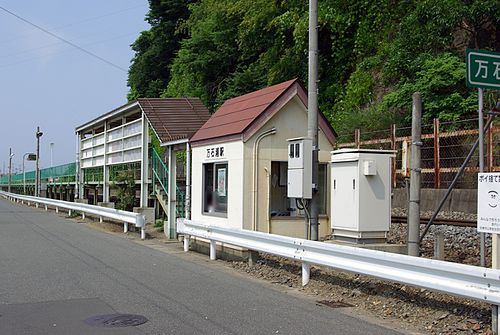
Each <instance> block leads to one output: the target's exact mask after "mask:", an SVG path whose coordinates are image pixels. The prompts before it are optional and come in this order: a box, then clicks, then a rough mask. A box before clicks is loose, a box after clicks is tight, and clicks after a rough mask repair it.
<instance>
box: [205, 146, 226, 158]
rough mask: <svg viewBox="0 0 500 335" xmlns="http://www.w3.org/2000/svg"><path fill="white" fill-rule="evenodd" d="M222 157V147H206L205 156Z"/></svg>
mask: <svg viewBox="0 0 500 335" xmlns="http://www.w3.org/2000/svg"><path fill="white" fill-rule="evenodd" d="M222 157H224V147H216V148H207V158H222Z"/></svg>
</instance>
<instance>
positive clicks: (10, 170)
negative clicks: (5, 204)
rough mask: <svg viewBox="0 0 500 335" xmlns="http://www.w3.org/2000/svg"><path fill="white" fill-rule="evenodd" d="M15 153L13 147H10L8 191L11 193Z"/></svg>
mask: <svg viewBox="0 0 500 335" xmlns="http://www.w3.org/2000/svg"><path fill="white" fill-rule="evenodd" d="M13 156H14V154H13V153H12V148H9V188H8V191H9V193H10V184H11V180H12V157H13Z"/></svg>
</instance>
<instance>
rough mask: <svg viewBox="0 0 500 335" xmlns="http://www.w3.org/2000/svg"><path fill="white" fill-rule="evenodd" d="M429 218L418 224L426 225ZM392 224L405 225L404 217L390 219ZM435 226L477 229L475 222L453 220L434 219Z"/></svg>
mask: <svg viewBox="0 0 500 335" xmlns="http://www.w3.org/2000/svg"><path fill="white" fill-rule="evenodd" d="M429 219H430V218H420V224H427V222H429ZM391 222H393V223H406V222H407V217H406V216H395V215H393V216H392V218H391ZM434 224H435V225H445V226H455V227H473V228H475V227H477V222H476V221H475V220H455V219H434Z"/></svg>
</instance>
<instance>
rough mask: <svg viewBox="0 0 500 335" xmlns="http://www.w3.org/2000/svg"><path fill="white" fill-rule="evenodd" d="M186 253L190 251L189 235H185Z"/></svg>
mask: <svg viewBox="0 0 500 335" xmlns="http://www.w3.org/2000/svg"><path fill="white" fill-rule="evenodd" d="M184 251H185V252H188V251H189V235H184Z"/></svg>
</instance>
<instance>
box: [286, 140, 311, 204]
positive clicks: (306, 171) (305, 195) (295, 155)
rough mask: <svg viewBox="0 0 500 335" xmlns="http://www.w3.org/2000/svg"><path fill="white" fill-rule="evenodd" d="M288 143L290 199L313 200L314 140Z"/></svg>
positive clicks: (288, 190)
mask: <svg viewBox="0 0 500 335" xmlns="http://www.w3.org/2000/svg"><path fill="white" fill-rule="evenodd" d="M287 141H288V177H287V179H288V181H287V183H288V185H287V186H288V187H287V196H288V197H289V198H299V199H311V198H312V140H311V139H310V138H303V137H301V138H293V139H289V140H287Z"/></svg>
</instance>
